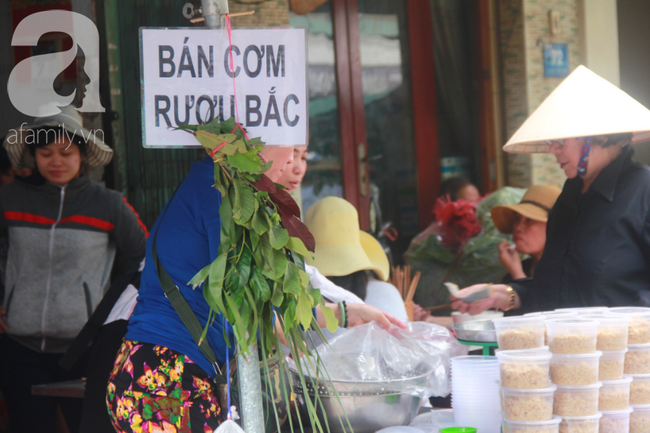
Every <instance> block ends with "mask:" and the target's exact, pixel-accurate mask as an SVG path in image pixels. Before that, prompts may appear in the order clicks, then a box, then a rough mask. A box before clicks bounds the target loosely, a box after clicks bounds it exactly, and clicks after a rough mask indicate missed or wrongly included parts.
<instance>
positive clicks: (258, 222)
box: [253, 209, 270, 235]
mask: <svg viewBox="0 0 650 433" xmlns="http://www.w3.org/2000/svg"><path fill="white" fill-rule="evenodd" d="M268 221H269V219H268V216H266V212H265V211H264V210H261V209H259V210H257V212H255V215H253V230H255V233H257V234H258V235H261V234H263V233H266V232H268V231H269V228H270V226H269V223H268Z"/></svg>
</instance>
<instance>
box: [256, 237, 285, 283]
mask: <svg viewBox="0 0 650 433" xmlns="http://www.w3.org/2000/svg"><path fill="white" fill-rule="evenodd" d="M260 247H261V250H262V251H261V253H262V257H263V258H264V260H265V262H264V268H263V269H262V273H263V274H264V275H265V276H266V277H267V278H269V279H271V280H277V281H279V280H280V278H282V276H283V275H284V271H285V269H286V267H287V256H286V255H285V254H284V251H283V250H276V249H274V248H273V247H272V246H271V241H270V239H269V234H268V233H264V234H263V235H262V236H260Z"/></svg>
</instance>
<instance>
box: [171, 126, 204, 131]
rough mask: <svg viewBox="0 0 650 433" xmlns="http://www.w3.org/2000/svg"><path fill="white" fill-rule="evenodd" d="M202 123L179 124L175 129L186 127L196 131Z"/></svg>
mask: <svg viewBox="0 0 650 433" xmlns="http://www.w3.org/2000/svg"><path fill="white" fill-rule="evenodd" d="M200 128H201V125H178V126H177V127H176V128H174V129H185V130H189V131H196V130H197V129H200Z"/></svg>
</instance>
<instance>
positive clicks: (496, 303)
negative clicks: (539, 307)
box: [451, 284, 521, 316]
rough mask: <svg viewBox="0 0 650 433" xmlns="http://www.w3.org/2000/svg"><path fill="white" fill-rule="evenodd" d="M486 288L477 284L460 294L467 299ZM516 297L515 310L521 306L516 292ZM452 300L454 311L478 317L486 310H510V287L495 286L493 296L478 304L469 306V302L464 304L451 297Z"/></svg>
mask: <svg viewBox="0 0 650 433" xmlns="http://www.w3.org/2000/svg"><path fill="white" fill-rule="evenodd" d="M484 287H485V284H475V285H473V286H469V287H466V288H464V289H463V290H461V291H460V292H459V293H458V294H459V295H460V296H462V297H465V296H467V295H469V294H470V293H472V292H475V291H477V290H480V289H482V288H484ZM514 296H515V304H514V305H513V308H519V307H520V306H521V302H520V300H519V296H518V295H517V293H516V292H515V294H514ZM451 300H452V304H451V308H453V309H454V310H458V311H460V312H461V313H469V314H471V315H472V316H476V315H477V314H480V313H482V312H484V311H485V310H489V309H490V308H499V309H501V310H504V311H506V310H508V307H509V306H510V293H509V292H508V286H506V285H505V284H493V285H492V295H490V297H489V298H487V299H483V300H481V301H478V302H472V303H471V304H468V303H467V302H464V301H462V300H460V299H458V298H456V297H454V296H452V297H451Z"/></svg>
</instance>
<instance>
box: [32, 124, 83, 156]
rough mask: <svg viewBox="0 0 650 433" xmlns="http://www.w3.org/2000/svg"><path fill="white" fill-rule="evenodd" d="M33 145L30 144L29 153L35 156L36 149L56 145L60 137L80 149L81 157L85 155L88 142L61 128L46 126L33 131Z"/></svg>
mask: <svg viewBox="0 0 650 433" xmlns="http://www.w3.org/2000/svg"><path fill="white" fill-rule="evenodd" d="M32 136H33V140H32V141H33V143H30V144H29V152H30V153H31V155H32V156H35V154H36V149H37V148H39V147H45V146H47V145H48V144H52V143H54V142H55V141H56V140H57V139H59V138H60V137H66V138H68V139H69V140H70V141H72V142H73V143H74V144H76V145H77V147H78V148H79V152H80V153H81V155H85V153H86V147H87V144H88V142H87V141H86V140H84V139H83V137H80V136H79V135H77V134H72V133H71V132H69V131H68V130H66V129H63V127H61V126H45V127H42V128H37V129H33V130H32Z"/></svg>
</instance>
